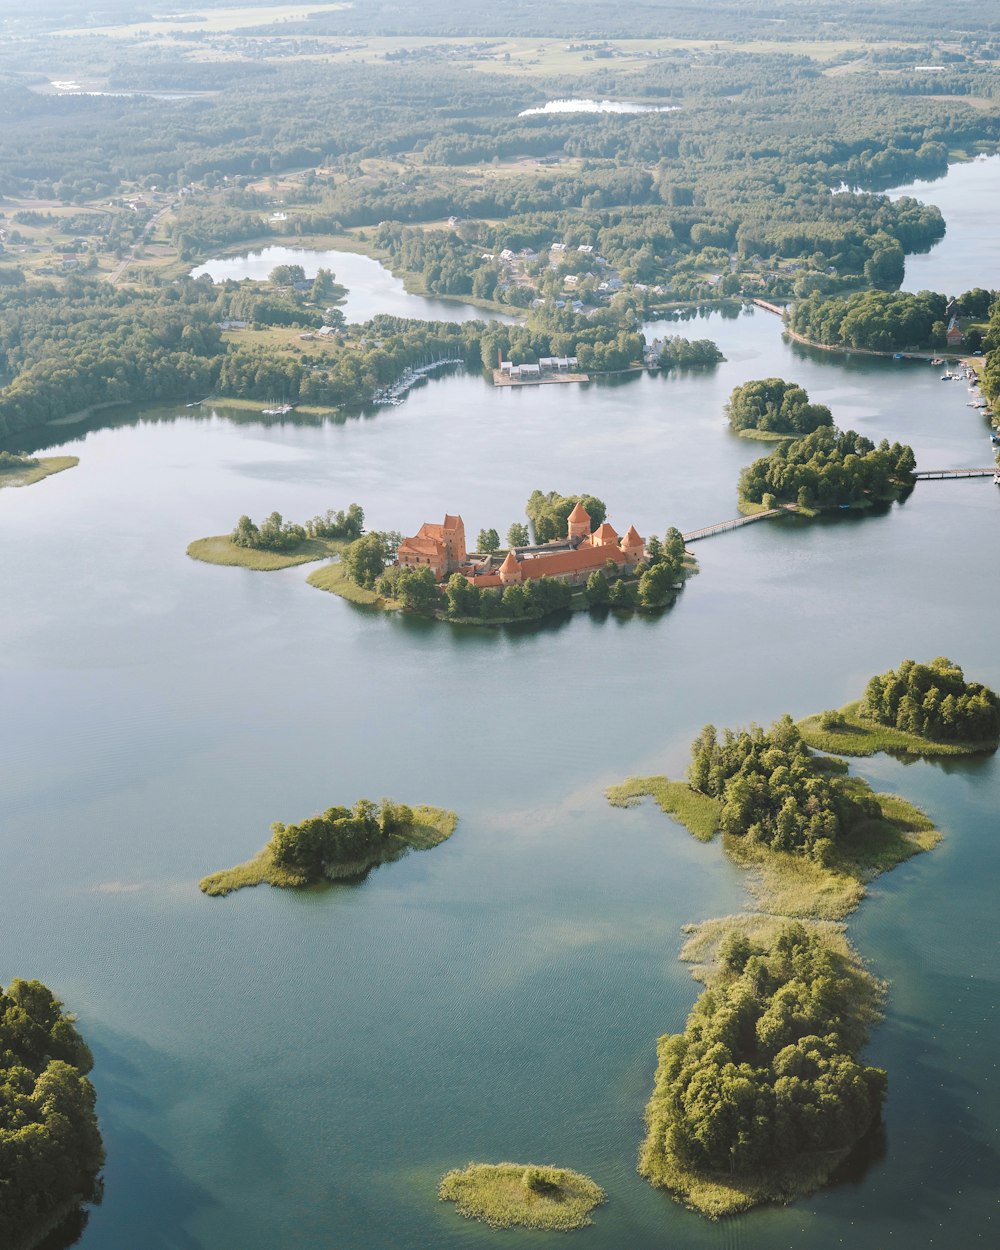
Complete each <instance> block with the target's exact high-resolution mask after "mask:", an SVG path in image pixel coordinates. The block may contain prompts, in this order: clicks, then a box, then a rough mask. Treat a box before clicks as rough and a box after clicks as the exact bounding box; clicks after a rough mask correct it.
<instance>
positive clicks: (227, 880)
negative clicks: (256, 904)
mask: <svg viewBox="0 0 1000 1250" xmlns="http://www.w3.org/2000/svg"><path fill="white" fill-rule="evenodd" d="M457 824H458V817H457V816H456V815H455V813H454V812H449V811H445V810H444V809H443V808H439V807H424V806H418V807H412V808H411V807H408V806H407V805H406V804H405V803H396V802H394V801H393V800H392V799H382V800H381V802H380V803H377V804H376V803H373V802H372V801H371V800H370V799H358V801H357V802H356V803H355V804H354V807H353V808H347V807H331V808H328V809H327V810H326V811H325V812H323V813H322V814H321V815H318V816H312V817H310V818H309V819H308V820H304V821H302V822H301V823H300V824H297V825H285V824H282V823H281V822H280V821H276V822H275V823H274V824H273V825H272V826H271V840H270V841H269V842H268V844H267V845H266V846H265V847H264V848H263V849H262V850H261V851H259V852H258V853H257V855H255V856H254V858H253V859H251V860H248V861H247V862H246V863H245V864H238V865H237V866H236V867H235V868H229V869H226V870H224V871H222V872H216V873H212V874H211V875H210V876H208V877H204V878H203V879H202V881H201V883H200V888H201V890H202V892H203V893H205V894H211V895H224V894H231V893H232V892H233V891H234V890H240V889H243V888H244V887H246V886H255V885H273V886H278V887H280V888H284V889H300V888H302V887H303V886H308V885H315V884H316V883H317V882H320V881H324V880H326V881H336V880H342V879H346V878H350V877H359V876H362V875H363V874H364V873H365V872H367V871H368V869H369V868H373V867H374V866H375V865H376V864H381V863H386V862H388V861H390V860H394V859H399V858H400V857H401V856H403V855H405V854H406V852H407V851H409V850H427V849H429V848H430V847H432V846H437V845H438V843H439V842H443V841H445V839H446V838H449V837H451V835H452V834H453V833H454V832H455V827H456V825H457Z"/></svg>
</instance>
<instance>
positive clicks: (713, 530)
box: [683, 504, 798, 544]
mask: <svg viewBox="0 0 1000 1250" xmlns="http://www.w3.org/2000/svg"><path fill="white" fill-rule="evenodd" d="M786 512H798V508H797V507H796V506H795V504H786V505H784V506H783V507H781V508H768V509H767V510H766V511H764V512H751V513H750V515H749V516H735V517H733V518H732V520H730V521H718V522H716V524H715V525H706V526H705V527H704V528H703V529H700V530H691V531H690V533H688V534H684V535H683V538H684V542H685V544H687V543H696V542H698V540H699V539H700V538H711V537H712V536H713V535H715V534H725V532H726V531H727V530H738V529H740V528H742V527H743V526H744V525H753V523H754V521H766V520H767V519H768V517H773V516H784V515H785V513H786Z"/></svg>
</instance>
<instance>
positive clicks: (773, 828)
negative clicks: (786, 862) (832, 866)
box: [688, 716, 880, 863]
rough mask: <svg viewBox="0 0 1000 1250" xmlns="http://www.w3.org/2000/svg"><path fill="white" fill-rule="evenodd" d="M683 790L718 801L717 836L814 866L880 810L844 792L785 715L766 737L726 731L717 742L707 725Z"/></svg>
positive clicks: (855, 791)
mask: <svg viewBox="0 0 1000 1250" xmlns="http://www.w3.org/2000/svg"><path fill="white" fill-rule="evenodd" d="M688 783H689V784H690V786H691V788H692V789H693V790H696V791H697V792H698V793H699V794H706V795H708V796H710V797H711V798H714V799H718V800H719V802H720V803H721V805H722V806H721V812H720V816H719V827H720V828H721V829H722V831H723V833H728V834H732V835H733V836H734V837H740V838H746V839H747V840H748V841H749V842H751V843H754V844H758V845H761V846H766V847H769V848H770V849H771V850H774V851H794V852H797V853H801V854H805V855H809V856H811V857H812V858H813V859H815V860H817V861H818V862H820V863H825V862H827V861H828V860H829V859H830V857H831V855H832V854H833V852H834V850H835V847H836V844H837V841H838V839H840V838H842V837H843V836H844V835H845V834H846V833H848V832H849V831H850V830H851V829H852V828H854V827H855V826H856V825H858V824H859V823H860V822H861V821H863V820H866V819H868V818H871V817H877V816H878V815H879V810H880V809H879V805H878V802H877V800H876V799H875V797H874V795H872V794H871V792H870V791H869V790H867V788H863V789H859V788H858V787H857V785H856V784H852V785H851V786H848V785H846V784H845V783H844V781H843V780H842V779H841V778H839V777H837V776H836V775H835V774H833V773H831V772H830V771H829V770H828V769H827V768H826V767H825V766H824V765H823V764H822V762H821V761H820V760H819V759H818V758H817V757H816V756H814V755H813V753H812V752H811V751H810V750H809V748H808V747H807V746H806V744H805V743H804V742H803V741H802V737H801V735H800V733H799V731H798V729H797V728H796V726H795V724H794V722H793V721H792V719H791V717H790V716H784V717H782V719H781V720H779V721H776V722H775V723H774V724H773V725H772V726H771V728H770V729H768V730H767V731H765V730H763V729H761V728H759V726H753V727H752V728H750V729H744V730H740V731H739V732H735V733H734V732H733V731H732V730H730V729H727V730H725V731H724V732H723V734H722V737H721V739H720V738H719V735H718V733H717V732H716V730H715V727H714V726H713V725H706V726H705V728H704V729H703V730H702V731H701V733H700V734H699V735H698V737H697V738H696V739H695V740H694V742H693V743H692V745H691V766H690V768H689V769H688Z"/></svg>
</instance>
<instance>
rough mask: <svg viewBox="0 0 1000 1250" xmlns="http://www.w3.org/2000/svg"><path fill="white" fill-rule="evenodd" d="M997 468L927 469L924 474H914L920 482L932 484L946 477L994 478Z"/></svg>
mask: <svg viewBox="0 0 1000 1250" xmlns="http://www.w3.org/2000/svg"><path fill="white" fill-rule="evenodd" d="M997 471H998V470H997V467H996V465H994V466H993V468H992V469H925V470H924V471H923V472H922V473H914V475H913V476H914V478H915V479H916V480H917V481H918V482H932V481H935V480H940V479H941V478H946V477H992V476H993V474H994V473H996V472H997Z"/></svg>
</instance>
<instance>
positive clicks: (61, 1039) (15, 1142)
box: [0, 980, 104, 1246]
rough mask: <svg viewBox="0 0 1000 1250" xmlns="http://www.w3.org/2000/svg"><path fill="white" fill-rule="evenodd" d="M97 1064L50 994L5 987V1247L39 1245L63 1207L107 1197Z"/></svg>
mask: <svg viewBox="0 0 1000 1250" xmlns="http://www.w3.org/2000/svg"><path fill="white" fill-rule="evenodd" d="M92 1067H93V1058H92V1056H91V1054H90V1051H89V1049H88V1048H87V1045H86V1043H85V1042H84V1040H83V1038H82V1037H81V1036H80V1034H79V1033H78V1032H77V1030H76V1028H75V1026H74V1023H73V1018H72V1017H71V1016H69V1015H67V1014H66V1012H65V1011H64V1010H63V1005H62V1003H61V1002H59V1000H58V999H57V998H55V996H54V995H53V994H52V991H51V990H49V989H48V988H47V987H46V986H44V985H42V984H41V982H39V981H21V980H15V981H12V982H11V983H10V985H9V986H8V987H7V989H6V990H3V989H2V988H0V1178H2V1183H0V1244H2V1245H4V1246H18V1245H22V1244H26V1243H28V1244H34V1243H35V1240H36V1239H37V1237H38V1236H39V1233H40V1232H44V1231H46V1228H47V1225H48V1223H49V1222H50V1221H51V1220H52V1218H53V1216H55V1215H59V1214H60V1213H61V1212H62V1211H63V1209H69V1208H71V1207H72V1206H73V1205H74V1204H77V1203H90V1202H95V1201H99V1200H100V1191H101V1184H100V1180H99V1174H100V1171H101V1168H102V1166H103V1164H104V1148H103V1145H102V1143H101V1134H100V1132H99V1130H98V1127H97V1117H96V1115H95V1113H94V1087H93V1086H92V1085H91V1083H90V1081H89V1080H88V1079H87V1073H88V1072H89V1071H90V1069H91V1068H92ZM80 1220H81V1223H82V1222H83V1221H85V1216H81V1217H80Z"/></svg>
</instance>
